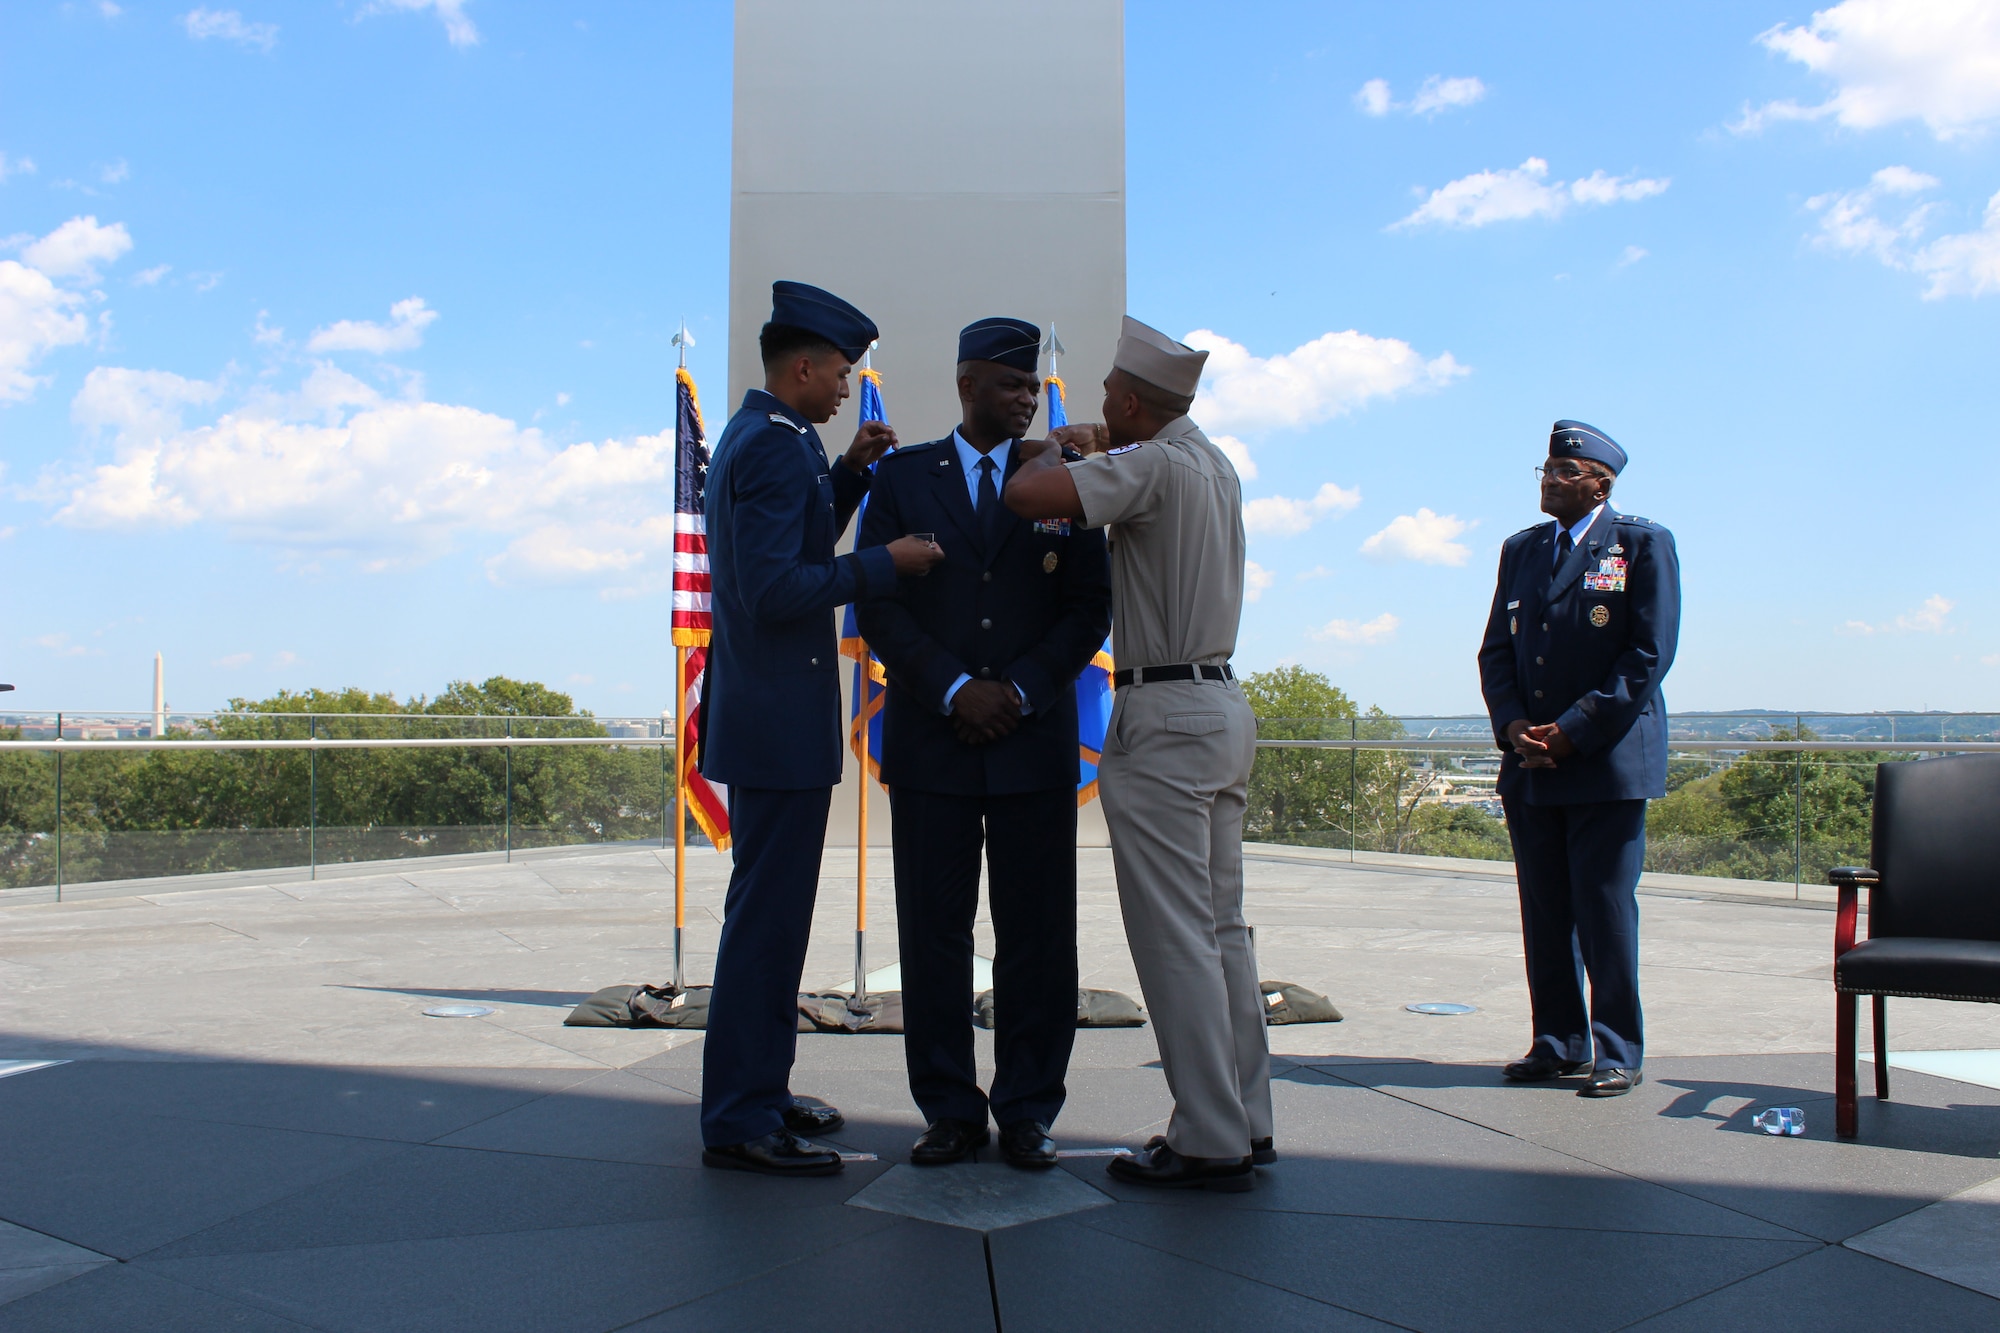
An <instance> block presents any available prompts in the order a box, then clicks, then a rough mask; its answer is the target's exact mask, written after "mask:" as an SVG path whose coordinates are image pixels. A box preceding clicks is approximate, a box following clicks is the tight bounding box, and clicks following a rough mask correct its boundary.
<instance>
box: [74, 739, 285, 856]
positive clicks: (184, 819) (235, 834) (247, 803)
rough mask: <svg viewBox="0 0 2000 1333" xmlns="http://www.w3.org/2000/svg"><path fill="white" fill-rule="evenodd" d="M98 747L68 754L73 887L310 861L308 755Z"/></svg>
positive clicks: (84, 747)
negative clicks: (101, 748) (103, 882)
mask: <svg viewBox="0 0 2000 1333" xmlns="http://www.w3.org/2000/svg"><path fill="white" fill-rule="evenodd" d="M67 732H68V727H67V726H66V727H65V733H66V734H67ZM188 735H189V733H187V732H169V734H168V736H167V737H166V739H168V740H169V741H171V740H172V739H174V738H175V737H176V736H180V737H188ZM90 747H91V742H89V741H85V742H84V743H83V744H82V745H79V746H78V747H77V748H75V749H72V750H69V751H66V752H65V753H64V755H63V792H62V882H63V883H64V884H65V885H71V884H89V883H97V882H102V881H106V880H133V879H156V878H161V877H166V876H178V875H203V874H212V873H216V872H221V871H238V870H276V869H281V868H291V867H297V868H299V869H301V870H302V871H303V869H304V867H305V866H306V865H307V862H308V860H309V859H310V855H311V852H310V845H309V841H310V833H309V824H310V820H311V814H310V798H311V791H310V773H309V769H310V757H309V756H308V755H306V754H304V753H302V752H299V751H274V750H210V749H203V748H197V747H196V746H194V745H189V746H187V747H186V748H185V749H181V748H179V747H172V746H170V747H169V748H167V749H162V750H145V751H132V750H116V749H110V748H105V749H103V750H99V751H97V752H94V753H93V752H92V750H91V748H90Z"/></svg>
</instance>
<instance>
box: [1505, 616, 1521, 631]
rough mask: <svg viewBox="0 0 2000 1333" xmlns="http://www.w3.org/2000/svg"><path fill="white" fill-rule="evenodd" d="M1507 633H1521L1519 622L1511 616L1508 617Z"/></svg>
mask: <svg viewBox="0 0 2000 1333" xmlns="http://www.w3.org/2000/svg"><path fill="white" fill-rule="evenodd" d="M1507 632H1508V633H1509V634H1519V633H1520V632H1521V622H1520V621H1519V620H1518V619H1516V618H1515V617H1513V616H1508V617H1507Z"/></svg>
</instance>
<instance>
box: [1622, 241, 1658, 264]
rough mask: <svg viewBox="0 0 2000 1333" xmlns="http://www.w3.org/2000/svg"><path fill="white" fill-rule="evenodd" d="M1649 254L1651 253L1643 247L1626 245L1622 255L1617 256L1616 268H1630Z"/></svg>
mask: <svg viewBox="0 0 2000 1333" xmlns="http://www.w3.org/2000/svg"><path fill="white" fill-rule="evenodd" d="M1649 253H1651V252H1650V251H1648V250H1647V249H1646V247H1645V246H1643V245H1628V246H1626V247H1625V251H1624V253H1623V254H1621V255H1619V256H1618V267H1620V268H1630V267H1631V266H1632V265H1634V264H1636V263H1638V262H1639V261H1640V260H1642V259H1644V258H1645V257H1646V256H1647V255H1648V254H1649Z"/></svg>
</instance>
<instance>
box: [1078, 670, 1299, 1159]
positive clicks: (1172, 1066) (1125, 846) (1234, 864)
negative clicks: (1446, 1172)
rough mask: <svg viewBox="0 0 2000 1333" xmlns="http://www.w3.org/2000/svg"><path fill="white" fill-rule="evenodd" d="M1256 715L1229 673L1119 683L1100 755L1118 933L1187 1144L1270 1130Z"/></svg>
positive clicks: (1174, 1139) (1208, 1145) (1240, 1147)
mask: <svg viewBox="0 0 2000 1333" xmlns="http://www.w3.org/2000/svg"><path fill="white" fill-rule="evenodd" d="M1256 744H1257V722H1256V718H1255V717H1254V716H1253V715H1252V714H1251V712H1250V705H1249V704H1248V703H1246V702H1245V701H1244V699H1243V691H1242V690H1241V689H1239V688H1238V687H1237V685H1236V684H1235V682H1233V681H1207V680H1200V681H1167V682H1156V683H1153V684H1148V685H1128V686H1126V687H1125V688H1124V689H1121V690H1119V691H1118V700H1117V703H1116V705H1115V706H1114V708H1113V711H1112V714H1111V725H1110V727H1109V728H1108V729H1107V732H1106V735H1105V738H1104V752H1103V762H1102V763H1101V764H1100V765H1099V767H1098V790H1099V793H1100V796H1101V798H1102V800H1103V802H1104V819H1105V823H1106V824H1108V825H1109V826H1110V830H1111V858H1112V862H1113V865H1114V866H1115V867H1116V869H1117V873H1118V902H1119V905H1120V907H1121V908H1122V909H1123V912H1124V916H1125V938H1126V941H1127V942H1128V943H1129V944H1130V945H1131V947H1132V961H1133V962H1134V963H1135V964H1136V965H1137V966H1138V969H1139V985H1140V987H1141V988H1142V989H1143V990H1144V991H1145V1000H1146V1008H1147V1010H1148V1012H1149V1013H1150V1014H1151V1015H1152V1020H1153V1035H1154V1038H1155V1039H1156V1040H1157V1041H1158V1042H1159V1046H1160V1063H1161V1064H1162V1065H1163V1066H1164V1067H1165V1069H1166V1075H1167V1088H1168V1090H1169V1091H1170V1092H1171V1093H1172V1094H1173V1098H1174V1114H1173V1119H1172V1121H1171V1122H1170V1123H1169V1125H1168V1127H1167V1143H1168V1146H1170V1147H1171V1148H1173V1150H1174V1151H1175V1152H1177V1153H1180V1154H1182V1155H1184V1156H1188V1157H1232V1158H1233V1157H1242V1156H1244V1155H1246V1154H1247V1153H1248V1152H1249V1151H1250V1141H1251V1140H1252V1139H1261V1138H1268V1137H1270V1135H1271V1054H1270V1045H1269V1042H1268V1039H1267V1036H1266V1032H1265V1026H1264V1004H1263V996H1262V994H1261V993H1260V992H1259V991H1258V988H1257V960H1256V957H1255V955H1254V954H1253V952H1252V951H1251V948H1250V931H1249V929H1248V927H1247V926H1245V924H1244V921H1243V809H1244V804H1245V798H1246V795H1247V792H1248V787H1249V782H1250V764H1251V761H1252V760H1253V759H1254V758H1255V757H1256Z"/></svg>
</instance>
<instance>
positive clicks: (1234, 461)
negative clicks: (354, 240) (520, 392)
mask: <svg viewBox="0 0 2000 1333" xmlns="http://www.w3.org/2000/svg"><path fill="white" fill-rule="evenodd" d="M565 396H567V395H565ZM1208 439H1209V443H1211V444H1213V445H1214V446H1215V447H1216V448H1218V449H1220V450H1222V454H1223V457H1225V458H1227V459H1228V460H1229V465H1230V466H1231V467H1233V468H1235V469H1236V476H1237V479H1238V480H1239V481H1255V480H1257V463H1256V460H1254V459H1253V458H1251V457H1250V446H1249V445H1247V444H1245V443H1243V441H1241V440H1239V439H1237V438H1236V437H1235V436H1234V435H1211V436H1209V437H1208Z"/></svg>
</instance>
